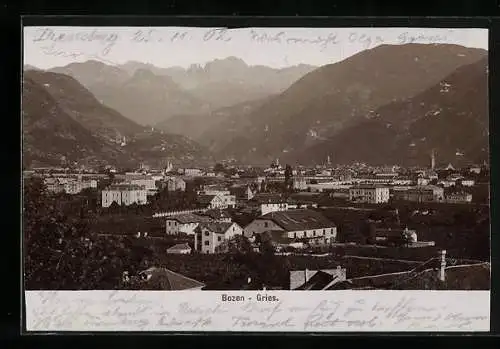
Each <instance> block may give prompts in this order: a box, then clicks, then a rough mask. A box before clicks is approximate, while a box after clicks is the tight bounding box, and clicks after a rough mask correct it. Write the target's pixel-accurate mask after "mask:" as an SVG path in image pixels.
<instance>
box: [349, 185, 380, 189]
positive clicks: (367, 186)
mask: <svg viewBox="0 0 500 349" xmlns="http://www.w3.org/2000/svg"><path fill="white" fill-rule="evenodd" d="M376 188H388V187H386V186H384V185H379V184H357V185H354V186H352V187H351V189H376Z"/></svg>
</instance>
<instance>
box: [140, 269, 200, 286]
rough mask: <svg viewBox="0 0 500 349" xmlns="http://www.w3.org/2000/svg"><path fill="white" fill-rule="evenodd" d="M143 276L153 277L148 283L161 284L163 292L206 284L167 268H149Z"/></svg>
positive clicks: (143, 272)
mask: <svg viewBox="0 0 500 349" xmlns="http://www.w3.org/2000/svg"><path fill="white" fill-rule="evenodd" d="M141 274H145V275H151V279H150V280H149V281H147V282H148V283H156V282H159V283H160V285H161V288H162V289H163V290H166V291H167V290H168V291H180V290H189V289H192V288H199V287H203V286H205V284H204V283H202V282H199V281H196V280H193V279H191V278H188V277H186V276H184V275H181V274H178V273H176V272H173V271H171V270H169V269H166V268H149V269H147V270H144V271H142V272H141Z"/></svg>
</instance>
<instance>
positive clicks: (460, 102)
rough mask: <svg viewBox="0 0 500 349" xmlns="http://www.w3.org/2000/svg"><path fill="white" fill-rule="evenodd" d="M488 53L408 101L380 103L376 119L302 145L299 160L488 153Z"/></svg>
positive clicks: (450, 158)
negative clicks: (303, 146) (312, 143)
mask: <svg viewBox="0 0 500 349" xmlns="http://www.w3.org/2000/svg"><path fill="white" fill-rule="evenodd" d="M487 69H488V61H487V57H485V58H483V59H481V60H479V61H477V62H475V63H472V64H468V65H465V66H462V67H460V68H458V69H457V70H456V71H455V72H453V73H451V74H450V75H448V76H447V77H446V78H444V79H443V80H441V81H440V82H439V83H437V84H435V85H434V86H432V87H430V88H429V89H427V90H425V91H423V92H422V93H419V94H417V95H416V96H414V97H412V98H409V99H406V100H404V101H399V102H393V103H389V104H387V105H384V106H382V107H380V108H378V109H377V110H376V111H375V112H374V115H373V117H372V118H370V119H365V120H362V121H360V122H359V123H357V124H355V125H353V126H351V127H347V128H345V129H343V130H342V131H340V132H339V133H338V134H337V135H336V136H334V137H332V138H331V139H329V140H327V141H324V142H321V143H319V144H317V145H315V146H313V147H310V148H307V149H304V151H303V152H302V153H300V154H299V155H298V156H297V157H296V160H298V161H299V162H303V161H306V160H309V161H311V160H312V161H314V162H316V163H322V162H324V160H325V159H326V158H327V156H330V159H331V161H333V162H334V163H351V162H352V160H353V159H356V160H357V161H362V162H368V163H372V164H387V163H393V164H402V165H408V166H412V165H422V164H430V154H431V153H432V151H434V152H435V154H436V159H437V164H438V165H447V164H448V163H450V162H451V163H455V164H457V163H460V162H461V161H462V160H464V161H470V162H475V163H482V162H483V161H485V160H488V156H489V151H488V149H489V118H488V76H487Z"/></svg>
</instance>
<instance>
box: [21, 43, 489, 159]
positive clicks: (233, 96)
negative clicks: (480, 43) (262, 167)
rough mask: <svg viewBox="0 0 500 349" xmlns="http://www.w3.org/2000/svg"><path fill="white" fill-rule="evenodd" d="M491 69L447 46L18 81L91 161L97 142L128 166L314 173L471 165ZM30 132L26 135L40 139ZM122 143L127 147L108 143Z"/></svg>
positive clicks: (35, 75)
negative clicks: (301, 168) (216, 165)
mask: <svg viewBox="0 0 500 349" xmlns="http://www.w3.org/2000/svg"><path fill="white" fill-rule="evenodd" d="M487 65H488V62H487V51H485V50H481V49H474V48H466V47H462V46H458V45H449V44H406V45H381V46H378V47H375V48H373V49H370V50H365V51H362V52H360V53H358V54H356V55H353V56H351V57H349V58H347V59H345V60H343V61H341V62H338V63H334V64H328V65H325V66H322V67H319V68H317V69H315V68H314V67H312V66H307V65H300V66H296V67H290V68H284V69H273V68H268V67H261V66H248V65H247V64H246V63H245V62H243V61H242V60H240V59H237V58H234V57H229V58H227V59H224V60H216V61H213V62H209V63H207V64H206V65H205V66H204V67H202V66H199V65H193V66H191V67H189V68H188V69H184V68H181V67H172V68H158V67H154V66H152V65H150V64H144V63H139V62H128V63H126V64H123V65H121V66H110V65H106V64H104V63H100V62H96V61H87V62H84V63H72V64H69V65H67V66H65V67H61V68H54V69H52V70H51V71H55V72H58V73H44V72H41V71H34V70H30V71H28V72H27V73H26V74H25V79H26V78H28V80H31V81H30V82H28V83H27V84H26V83H25V84H26V86H31V87H30V88H31V90H33V91H35V92H30V91H25V95H28V96H31V97H30V98H31V100H36V103H42V102H43V103H46V104H50V105H52V104H54V107H53V108H52V109H50V110H52V113H55V114H57V115H64V117H61V120H63V121H61V122H62V124H61V125H60V128H61V130H62V131H61V133H56V136H57V137H56V138H57V139H56V140H57V141H61V142H62V140H61V139H64V142H67V139H68V138H67V137H66V138H64V137H63V136H64V135H65V134H66V133H69V134H73V135H74V137H75V138H76V137H80V138H81V139H82V142H84V145H85V146H88V148H89V149H88V150H86V151H87V152H90V153H94V155H95V156H98V155H97V153H96V150H95V148H94V147H95V146H96V145H95V144H98V145H99V146H101V147H108V148H110V149H113V150H110V152H111V153H113V154H115V153H116V156H115V157H118V156H120V155H119V154H125V155H126V156H129V157H131V158H133V159H143V158H150V159H158V158H161V157H162V152H163V150H161V149H162V148H168V149H171V150H172V149H174V148H175V149H177V150H176V151H175V153H176V157H178V158H183V159H184V160H186V159H192V160H197V159H208V158H209V157H208V156H207V153H209V154H211V155H213V156H214V157H215V159H218V160H221V159H228V158H233V159H236V160H238V161H240V162H242V163H247V164H269V163H270V161H272V160H274V159H275V158H277V157H278V158H280V159H281V162H287V163H291V164H295V163H296V162H299V163H301V164H320V163H323V162H324V161H325V160H326V158H327V156H330V159H331V161H332V162H334V163H352V162H354V161H363V162H367V163H372V164H388V163H400V164H408V165H417V164H418V165H426V164H428V162H429V153H430V152H431V151H435V152H436V153H437V157H438V159H439V161H440V162H443V163H448V162H452V163H455V162H456V161H462V160H467V161H475V162H479V161H481V160H483V159H487V157H488V137H489V133H488V130H489V128H488V86H487V81H488V75H487ZM25 69H26V67H25ZM61 73H62V74H61ZM51 74H52V75H51ZM63 74H67V75H63ZM68 75H69V76H72V77H74V79H73V78H70V77H69V76H68ZM41 77H44V78H43V79H42V78H41ZM49 77H50V79H49ZM278 77H281V78H278ZM47 79H48V80H47ZM75 79H76V80H78V82H79V83H81V84H82V85H83V86H82V85H80V84H79V83H78V82H77V81H76V80H75ZM63 82H64V83H63ZM47 84H48V86H47ZM84 86H85V87H86V88H85V87H84ZM204 89H205V92H203V91H204ZM42 91H43V93H42ZM94 96H95V97H94ZM25 98H27V97H25V96H23V101H24V99H25ZM30 98H28V102H29V100H30ZM32 103H33V102H32ZM115 110H116V111H115ZM25 112H27V113H28V120H35V119H36V120H38V119H40V118H38V119H37V118H36V117H33V115H35V116H36V115H38V114H40V113H42V114H43V113H47V110H45V109H43V110H37V109H36V106H33V105H30V106H29V108H28V109H26V110H25ZM30 118H31V119H30ZM46 118H47V120H50V122H52V123H53V124H55V123H56V121H55V120H56V119H57V118H55V117H54V115H52V118H50V117H49V115H47V117H46ZM68 118H69V119H68ZM42 119H43V118H42ZM71 120H72V121H71ZM47 122H48V121H47ZM74 122H76V124H75V123H74ZM139 124H140V125H139ZM34 125H35V126H36V127H33V126H30V127H29V128H30V130H31V131H30V132H28V138H29V136H31V137H35V136H34V135H36V134H37V133H36V132H39V131H36V132H35V131H33V130H34V129H35V130H38V128H39V127H40V125H39V122H38V121H37V122H34ZM78 125H80V126H83V128H84V130H81V129H79V131H76V128H78V127H77V126H78ZM141 125H154V129H152V128H151V127H149V126H148V127H145V126H141ZM50 127H56V125H52V126H50ZM84 131H85V132H84ZM86 132H87V133H86ZM88 132H90V137H93V138H88ZM76 134H78V135H76ZM84 134H85V136H84ZM173 134H179V136H174V135H173ZM96 135H98V137H97V138H98V140H94V138H96ZM139 135H140V137H139ZM124 136H125V137H127V140H129V139H130V141H127V146H124V147H122V146H118V145H117V142H116V141H115V142H114V141H113V139H120V137H124ZM85 137H87V138H85ZM129 137H130V138H129ZM95 142H97V143H95ZM35 143H36V142H35ZM35 143H33V144H35ZM56 143H57V142H56ZM94 143H95V144H94ZM118 143H119V142H118ZM37 144H38V143H37ZM160 144H163V145H160ZM172 144H174V145H175V146H173V148H172V147H170V148H169V146H170V145H172ZM132 145H133V146H132ZM131 147H132V148H131ZM35 148H36V147H33V149H35ZM108 148H106V149H108ZM42 149H43V144H42ZM51 149H52V148H51ZM69 149H72V148H71V146H69ZM151 149H156V150H154V151H152V150H151ZM144 152H145V153H144ZM32 153H33V154H37V153H36V151H35V150H32Z"/></svg>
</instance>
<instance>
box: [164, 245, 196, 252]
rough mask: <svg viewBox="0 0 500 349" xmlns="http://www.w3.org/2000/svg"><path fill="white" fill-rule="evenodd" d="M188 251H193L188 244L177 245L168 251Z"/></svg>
mask: <svg viewBox="0 0 500 349" xmlns="http://www.w3.org/2000/svg"><path fill="white" fill-rule="evenodd" d="M187 249H191V247H189V245H188V244H177V245H174V246H172V247H170V248H168V250H179V251H180V250H187Z"/></svg>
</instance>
